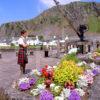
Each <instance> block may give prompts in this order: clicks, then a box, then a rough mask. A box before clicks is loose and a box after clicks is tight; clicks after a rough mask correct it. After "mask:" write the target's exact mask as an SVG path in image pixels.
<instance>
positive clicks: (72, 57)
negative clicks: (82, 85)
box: [61, 53, 80, 63]
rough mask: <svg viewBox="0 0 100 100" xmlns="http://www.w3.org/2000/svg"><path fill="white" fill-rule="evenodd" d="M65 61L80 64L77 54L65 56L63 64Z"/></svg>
mask: <svg viewBox="0 0 100 100" xmlns="http://www.w3.org/2000/svg"><path fill="white" fill-rule="evenodd" d="M63 60H66V61H70V60H72V61H74V62H76V63H78V62H80V60H79V59H78V58H77V56H76V54H75V53H72V54H67V55H65V56H64V57H63V58H62V60H61V62H62V61H63Z"/></svg>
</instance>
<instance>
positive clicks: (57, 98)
mask: <svg viewBox="0 0 100 100" xmlns="http://www.w3.org/2000/svg"><path fill="white" fill-rule="evenodd" d="M54 100H64V98H63V97H61V96H56V97H55V98H54Z"/></svg>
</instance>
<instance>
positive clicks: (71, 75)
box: [54, 60, 83, 85]
mask: <svg viewBox="0 0 100 100" xmlns="http://www.w3.org/2000/svg"><path fill="white" fill-rule="evenodd" d="M81 73H83V69H82V68H81V67H78V66H77V65H76V63H75V62H74V61H66V60H63V61H62V62H61V63H60V64H59V65H58V67H57V68H56V69H55V71H54V81H55V82H56V83H57V84H59V85H60V84H61V85H64V84H65V83H66V82H68V81H71V82H73V83H76V82H77V80H78V76H79V75H80V74H81Z"/></svg>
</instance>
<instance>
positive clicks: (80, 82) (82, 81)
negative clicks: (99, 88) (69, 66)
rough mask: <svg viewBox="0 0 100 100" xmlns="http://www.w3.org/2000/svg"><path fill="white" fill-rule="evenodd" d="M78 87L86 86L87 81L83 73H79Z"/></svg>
mask: <svg viewBox="0 0 100 100" xmlns="http://www.w3.org/2000/svg"><path fill="white" fill-rule="evenodd" d="M77 85H78V87H87V86H88V81H87V78H86V76H85V75H80V76H79V80H78V81H77Z"/></svg>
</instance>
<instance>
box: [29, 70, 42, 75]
mask: <svg viewBox="0 0 100 100" xmlns="http://www.w3.org/2000/svg"><path fill="white" fill-rule="evenodd" d="M30 75H38V76H41V72H39V71H38V70H37V69H34V70H32V71H31V72H30Z"/></svg>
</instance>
